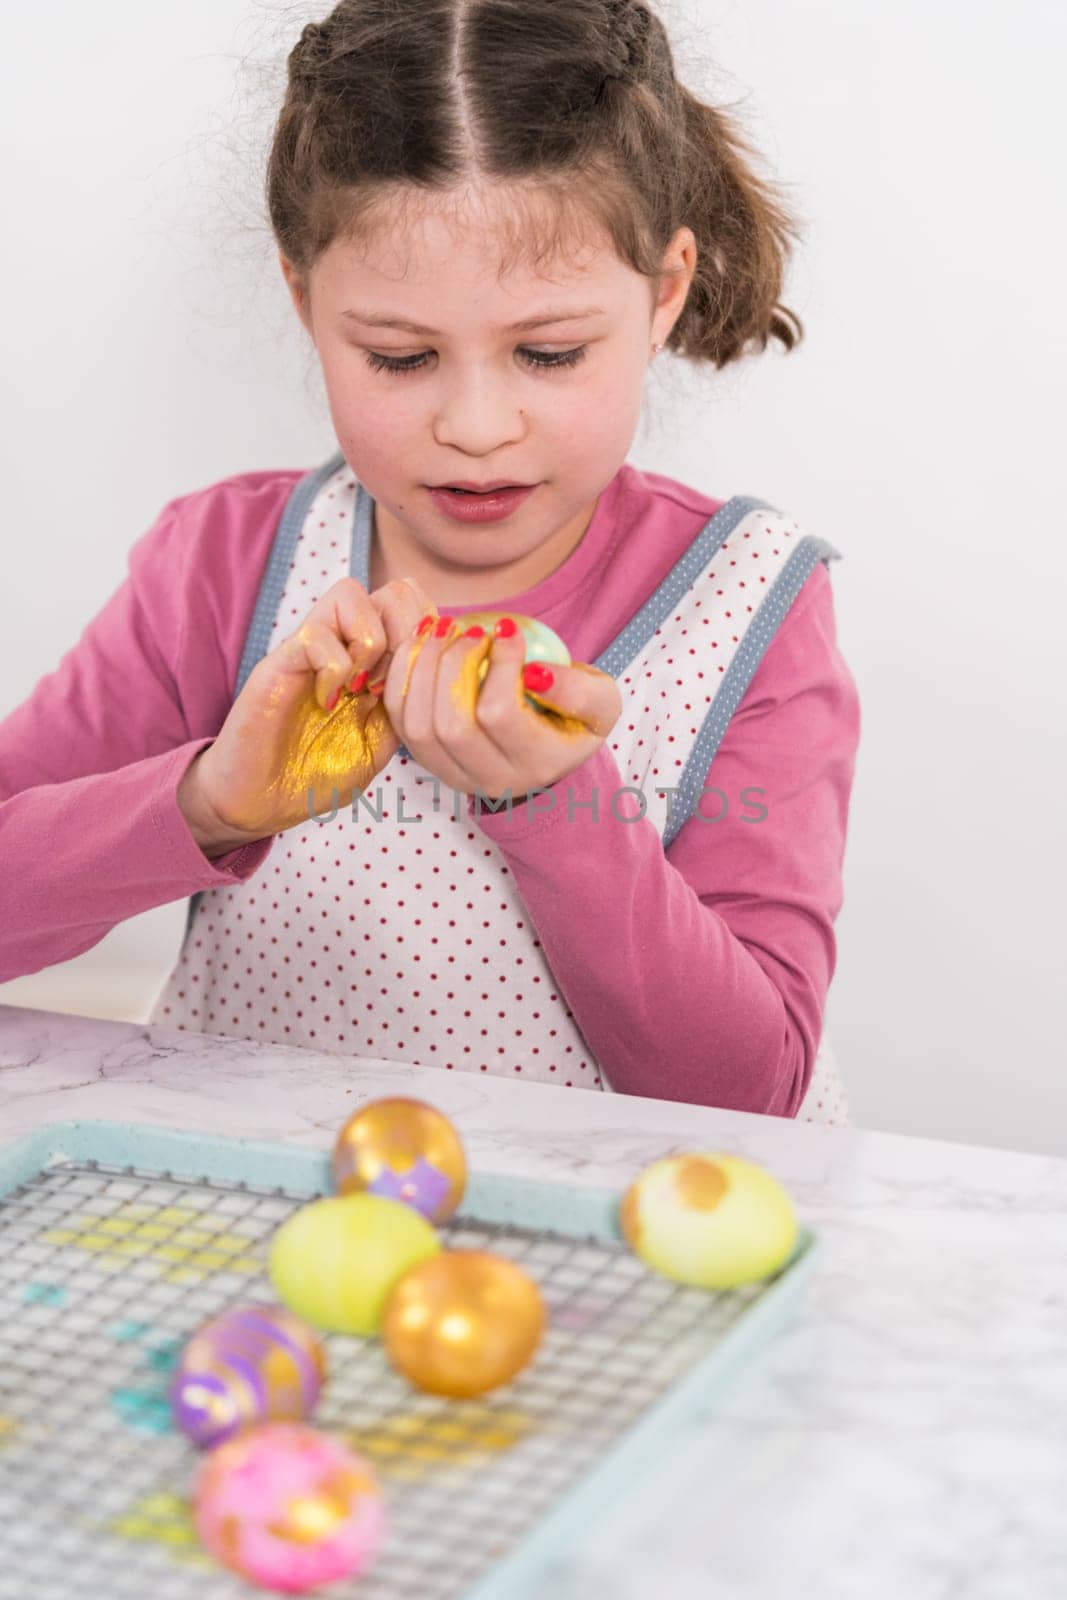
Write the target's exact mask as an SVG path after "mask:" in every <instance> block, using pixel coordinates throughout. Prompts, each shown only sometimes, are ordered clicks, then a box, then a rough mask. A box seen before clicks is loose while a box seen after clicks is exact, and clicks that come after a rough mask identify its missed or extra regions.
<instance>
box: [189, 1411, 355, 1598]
mask: <svg viewBox="0 0 1067 1600" xmlns="http://www.w3.org/2000/svg"><path fill="white" fill-rule="evenodd" d="M193 1508H194V1520H195V1523H196V1531H197V1533H198V1534H199V1535H200V1538H201V1540H202V1541H203V1544H204V1546H205V1547H206V1549H207V1550H209V1551H210V1552H211V1554H212V1555H213V1556H214V1557H215V1558H216V1560H218V1561H221V1562H222V1564H223V1565H224V1566H227V1567H229V1568H230V1569H231V1571H233V1572H237V1573H239V1574H240V1575H241V1577H242V1578H247V1579H248V1580H249V1581H250V1582H252V1583H257V1584H262V1585H263V1586H264V1587H265V1588H268V1589H277V1590H282V1591H283V1592H284V1593H287V1594H304V1593H306V1592H307V1591H308V1590H309V1589H317V1588H318V1587H319V1586H320V1585H321V1584H325V1583H332V1582H334V1581H335V1580H336V1579H338V1578H350V1577H358V1576H359V1574H360V1573H362V1572H365V1571H366V1570H367V1569H368V1568H369V1567H371V1566H373V1564H374V1562H375V1561H376V1560H377V1558H378V1554H379V1551H380V1549H381V1545H382V1541H383V1539H384V1536H385V1528H386V1517H385V1507H384V1503H383V1501H382V1495H381V1490H380V1488H379V1486H378V1482H377V1479H376V1478H375V1476H374V1473H373V1471H372V1469H371V1467H370V1466H369V1464H368V1463H367V1462H366V1461H364V1460H362V1458H361V1457H359V1456H357V1455H355V1454H354V1453H353V1452H352V1451H351V1450H349V1449H348V1448H347V1447H346V1446H345V1445H343V1444H341V1443H340V1442H339V1441H338V1440H337V1439H334V1438H331V1437H330V1436H329V1435H328V1434H325V1433H320V1432H319V1431H318V1430H317V1429H315V1428H310V1427H308V1426H306V1425H305V1424H303V1423H296V1422H268V1423H263V1424H261V1425H259V1426H257V1427H252V1428H248V1429H246V1430H245V1431H244V1432H243V1433H240V1434H238V1435H237V1436H236V1437H235V1438H233V1439H229V1440H227V1441H226V1442H225V1443H224V1444H220V1445H219V1446H218V1447H217V1448H216V1449H215V1450H213V1451H212V1453H211V1454H210V1455H209V1456H207V1457H206V1458H205V1459H204V1462H203V1464H202V1466H201V1468H200V1471H199V1473H198V1474H197V1478H196V1484H195V1487H194V1491H193Z"/></svg>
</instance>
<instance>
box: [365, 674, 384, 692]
mask: <svg viewBox="0 0 1067 1600" xmlns="http://www.w3.org/2000/svg"><path fill="white" fill-rule="evenodd" d="M384 688H385V679H384V678H383V679H382V681H381V682H380V683H368V685H367V693H368V694H381V693H382V690H383V689H384Z"/></svg>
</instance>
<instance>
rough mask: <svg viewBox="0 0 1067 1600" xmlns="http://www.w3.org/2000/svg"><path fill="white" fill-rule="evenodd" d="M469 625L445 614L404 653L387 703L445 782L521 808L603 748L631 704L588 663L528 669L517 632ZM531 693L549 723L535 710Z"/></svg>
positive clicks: (396, 659)
mask: <svg viewBox="0 0 1067 1600" xmlns="http://www.w3.org/2000/svg"><path fill="white" fill-rule="evenodd" d="M427 609H429V608H427ZM466 626H467V625H466V623H465V622H464V620H463V619H462V618H460V619H459V620H458V621H453V619H452V618H450V617H448V616H447V615H442V616H441V617H439V618H437V620H436V625H430V626H429V627H427V628H426V630H425V631H424V632H423V633H422V634H417V635H416V637H415V638H414V639H413V640H411V641H410V642H409V643H407V644H406V645H405V647H404V648H403V649H397V650H396V651H395V652H394V655H393V660H392V664H391V666H390V667H389V669H388V671H387V673H386V676H385V688H384V691H383V693H382V699H383V701H384V702H385V708H386V710H387V711H388V713H389V721H390V723H391V724H392V726H393V728H394V730H395V732H396V735H397V737H398V738H399V739H400V740H402V742H403V743H404V744H405V745H406V746H407V748H408V749H409V750H410V751H411V754H412V755H413V756H414V758H415V760H416V761H418V762H420V763H421V764H422V765H423V766H424V767H425V768H426V769H427V771H428V772H432V773H433V774H434V776H435V777H437V778H439V779H440V780H441V781H442V782H443V783H447V784H450V785H451V787H452V788H453V789H456V790H459V791H461V792H462V793H465V794H473V793H474V791H475V790H476V789H477V790H480V791H481V793H482V794H483V795H485V797H486V798H487V799H491V800H498V799H499V798H500V797H501V796H502V795H503V794H504V792H505V791H506V790H509V789H510V790H511V792H512V798H513V800H521V799H522V798H523V796H524V795H525V794H526V793H527V791H528V790H531V789H545V788H548V787H549V786H550V785H551V784H553V783H556V782H558V780H559V779H560V778H565V777H566V776H567V774H568V773H571V772H574V771H575V770H576V769H577V768H578V767H580V766H581V764H582V762H583V761H585V760H586V759H587V757H589V756H591V755H592V754H593V752H594V751H595V750H597V749H598V748H599V747H600V745H601V744H602V743H603V741H604V740H605V739H606V738H607V736H608V734H609V733H610V732H611V730H612V728H613V727H614V726H615V724H616V722H617V721H618V719H619V716H620V715H621V713H622V695H621V694H620V692H619V688H618V685H617V684H616V682H615V680H614V678H612V677H611V676H610V674H609V673H606V672H600V671H599V670H598V669H597V668H596V667H590V666H587V665H586V664H585V663H583V662H572V664H571V665H570V666H567V667H563V666H558V665H557V664H556V663H555V662H553V663H552V665H551V666H550V667H543V666H541V665H540V664H537V665H534V664H531V665H530V666H529V667H526V668H525V670H524V666H523V660H524V656H525V648H526V647H525V641H524V639H523V635H522V633H521V631H519V630H518V629H516V630H515V632H514V634H512V635H511V636H508V634H507V633H506V631H505V633H504V634H500V633H498V632H496V631H494V633H493V634H492V635H489V634H486V633H484V632H483V631H482V629H481V628H478V627H476V628H475V629H474V636H473V637H472V636H470V635H468V634H467V633H466V632H465V629H466ZM499 627H500V624H499V623H498V624H497V628H498V629H499ZM439 630H441V631H439ZM486 659H488V661H489V670H488V672H487V673H486V675H485V679H484V682H482V684H481V688H480V690H479V682H478V668H479V666H480V665H481V663H482V662H483V661H485V660H486ZM376 676H378V675H377V674H376ZM527 693H530V694H532V695H534V697H535V698H536V700H537V702H538V705H541V706H545V707H546V708H547V709H548V710H549V712H550V715H548V716H546V715H544V714H543V713H542V712H540V711H535V710H534V708H533V706H531V705H530V704H529V702H528V701H527V700H526V694H527Z"/></svg>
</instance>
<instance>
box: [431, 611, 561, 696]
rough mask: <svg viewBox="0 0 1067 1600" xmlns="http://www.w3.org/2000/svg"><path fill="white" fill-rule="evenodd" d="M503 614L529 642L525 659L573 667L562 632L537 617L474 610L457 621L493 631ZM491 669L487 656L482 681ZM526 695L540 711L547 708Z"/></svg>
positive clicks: (480, 680) (464, 624)
mask: <svg viewBox="0 0 1067 1600" xmlns="http://www.w3.org/2000/svg"><path fill="white" fill-rule="evenodd" d="M501 617H510V618H511V620H512V622H514V623H515V625H516V627H517V628H518V630H519V632H520V633H521V634H522V636H523V638H524V640H525V641H526V654H525V656H524V658H523V659H524V661H525V662H527V663H529V662H531V661H543V662H544V663H545V665H546V666H560V667H569V666H570V664H571V657H570V651H569V650H568V649H567V646H566V645H565V644H564V643H563V640H562V639H561V638H560V636H559V634H558V633H556V632H554V630H553V629H552V628H550V627H549V626H548V624H547V623H546V622H540V621H539V620H538V619H537V617H526V616H523V615H522V614H521V613H519V612H515V611H474V612H471V613H470V614H469V615H468V616H464V617H459V618H457V622H458V623H459V625H460V626H461V628H463V629H467V628H472V627H474V625H475V623H477V624H478V626H479V627H480V628H484V629H485V631H486V633H490V634H491V633H492V631H493V629H494V627H495V626H496V624H497V623H498V622H499V621H500V618H501ZM488 671H489V658H488V657H486V659H485V660H484V661H483V662H482V664H481V666H480V667H479V668H478V681H479V683H481V682H483V681H484V679H485V675H486V673H487V672H488ZM526 698H527V700H529V702H530V704H531V705H532V706H534V708H535V709H536V710H542V709H543V708H542V707H540V706H538V705H537V702H536V700H534V699H532V698H531V697H530V695H527V696H526Z"/></svg>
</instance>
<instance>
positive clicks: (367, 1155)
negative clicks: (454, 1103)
mask: <svg viewBox="0 0 1067 1600" xmlns="http://www.w3.org/2000/svg"><path fill="white" fill-rule="evenodd" d="M331 1169H332V1172H333V1181H334V1185H335V1187H336V1188H337V1190H338V1192H339V1193H340V1194H376V1195H383V1196H384V1197H385V1198H386V1199H389V1200H399V1201H400V1202H402V1204H404V1205H408V1206H412V1207H413V1208H414V1209H415V1210H416V1211H418V1212H420V1213H421V1215H422V1216H424V1217H426V1218H427V1220H428V1221H430V1222H433V1223H440V1222H446V1221H447V1220H448V1218H449V1217H450V1216H451V1215H452V1213H453V1212H454V1211H455V1210H456V1208H457V1206H458V1205H459V1203H460V1201H461V1200H462V1199H463V1193H464V1190H465V1189H466V1186H467V1158H466V1154H465V1152H464V1149H463V1142H462V1140H461V1139H460V1137H459V1134H458V1133H457V1132H456V1129H455V1127H454V1125H453V1124H452V1123H451V1122H450V1121H449V1119H448V1117H446V1116H445V1114H444V1112H443V1111H438V1109H437V1107H436V1106H432V1105H429V1104H428V1103H427V1102H426V1101H425V1100H415V1099H410V1098H408V1097H406V1096H404V1095H393V1096H390V1097H388V1098H386V1099H382V1100H372V1101H370V1103H369V1104H368V1105H365V1106H361V1107H360V1109H359V1110H358V1111H356V1112H354V1113H353V1114H352V1116H350V1117H349V1119H348V1121H347V1122H346V1123H345V1125H344V1127H343V1128H342V1129H341V1131H340V1133H339V1134H338V1135H337V1139H336V1141H335V1143H334V1147H333V1155H332V1157H331Z"/></svg>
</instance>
